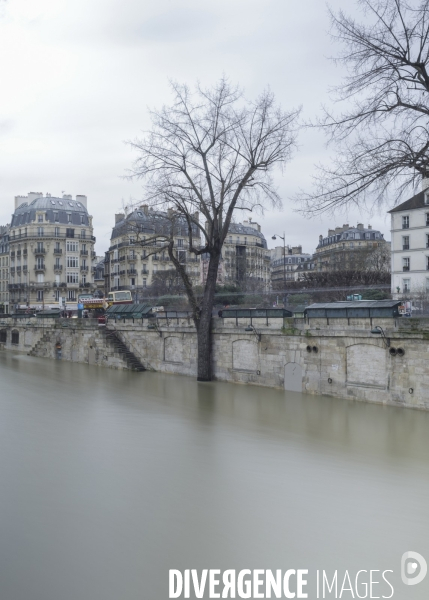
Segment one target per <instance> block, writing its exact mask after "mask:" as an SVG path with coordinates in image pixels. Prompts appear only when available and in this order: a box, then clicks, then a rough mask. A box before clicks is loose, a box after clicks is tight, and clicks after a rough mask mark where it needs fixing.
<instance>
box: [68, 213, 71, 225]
mask: <svg viewBox="0 0 429 600" xmlns="http://www.w3.org/2000/svg"><path fill="white" fill-rule="evenodd" d="M71 222H72V216H71V213H67V223H71Z"/></svg>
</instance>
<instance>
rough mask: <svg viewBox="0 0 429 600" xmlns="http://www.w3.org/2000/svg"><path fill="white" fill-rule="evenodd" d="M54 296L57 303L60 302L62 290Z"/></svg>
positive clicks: (57, 291)
mask: <svg viewBox="0 0 429 600" xmlns="http://www.w3.org/2000/svg"><path fill="white" fill-rule="evenodd" d="M54 296H55V302H59V300H60V290H55V292H54Z"/></svg>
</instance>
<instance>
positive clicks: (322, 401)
mask: <svg viewBox="0 0 429 600" xmlns="http://www.w3.org/2000/svg"><path fill="white" fill-rule="evenodd" d="M0 382H1V385H0V475H1V482H2V485H1V486H0V527H1V542H0V553H1V554H0V592H1V597H2V598H7V599H9V598H11V599H12V598H13V599H15V598H18V599H21V598H22V599H27V598H31V599H32V600H38V599H40V600H51V599H52V600H58V599H59V598H61V599H62V600H69V599H70V600H72V599H73V600H76V599H77V598H79V599H80V598H82V599H86V598H88V599H91V600H93V599H98V598H100V599H101V598H103V600H110V599H112V600H113V599H115V600H117V599H118V598H121V599H122V600H134V599H136V600H137V598H139V599H141V598H151V599H152V598H153V599H154V598H160V599H161V598H167V597H168V593H167V573H168V569H169V568H179V569H184V568H269V569H276V568H281V569H285V568H293V567H296V568H308V569H310V570H311V569H316V568H319V569H323V568H325V569H349V570H353V569H355V568H356V569H357V568H359V569H365V568H368V569H384V568H386V569H395V571H396V572H395V577H396V579H395V587H396V588H397V589H400V586H399V583H398V581H397V575H398V573H399V571H398V567H399V562H400V558H401V555H402V553H403V552H405V551H406V550H415V551H418V552H420V553H422V554H423V555H426V557H427V558H429V544H428V541H427V538H428V535H427V534H428V531H429V528H428V524H429V517H428V511H427V506H428V505H429V477H428V475H429V468H428V460H427V457H428V454H429V435H428V431H429V415H428V414H426V413H424V412H420V411H411V410H403V409H399V408H391V407H383V406H376V405H366V404H363V403H356V402H348V401H343V400H338V399H331V398H327V397H314V396H304V395H301V394H295V393H292V392H288V393H286V394H285V393H284V392H282V391H279V390H271V389H265V388H260V387H251V386H240V385H232V384H226V383H220V382H216V383H197V382H196V381H194V380H192V379H190V378H186V377H180V376H168V375H161V374H156V373H143V374H140V373H125V372H122V371H113V370H107V369H101V368H97V367H88V366H85V365H77V364H71V363H66V362H64V363H62V362H60V361H48V360H40V359H34V358H30V357H27V356H21V355H13V354H5V353H2V354H0ZM428 591H429V587H428V582H427V581H426V582H424V583H423V584H421V585H420V586H416V589H413V588H409V589H407V590H406V592H407V593H406V594H404V595H401V592H400V591H398V592H397V594H395V598H404V600H405V598H406V600H413V599H420V598H427V595H428Z"/></svg>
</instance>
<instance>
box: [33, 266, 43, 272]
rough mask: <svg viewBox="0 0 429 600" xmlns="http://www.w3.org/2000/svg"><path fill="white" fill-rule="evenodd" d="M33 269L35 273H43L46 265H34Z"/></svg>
mask: <svg viewBox="0 0 429 600" xmlns="http://www.w3.org/2000/svg"><path fill="white" fill-rule="evenodd" d="M34 270H35V272H36V273H43V272H44V271H45V270H46V265H36V266H35V267H34Z"/></svg>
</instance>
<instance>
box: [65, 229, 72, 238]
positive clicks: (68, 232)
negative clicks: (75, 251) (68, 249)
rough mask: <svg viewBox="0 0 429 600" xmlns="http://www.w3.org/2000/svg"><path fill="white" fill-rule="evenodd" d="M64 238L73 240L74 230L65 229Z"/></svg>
mask: <svg viewBox="0 0 429 600" xmlns="http://www.w3.org/2000/svg"><path fill="white" fill-rule="evenodd" d="M66 237H68V238H74V229H66Z"/></svg>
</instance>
